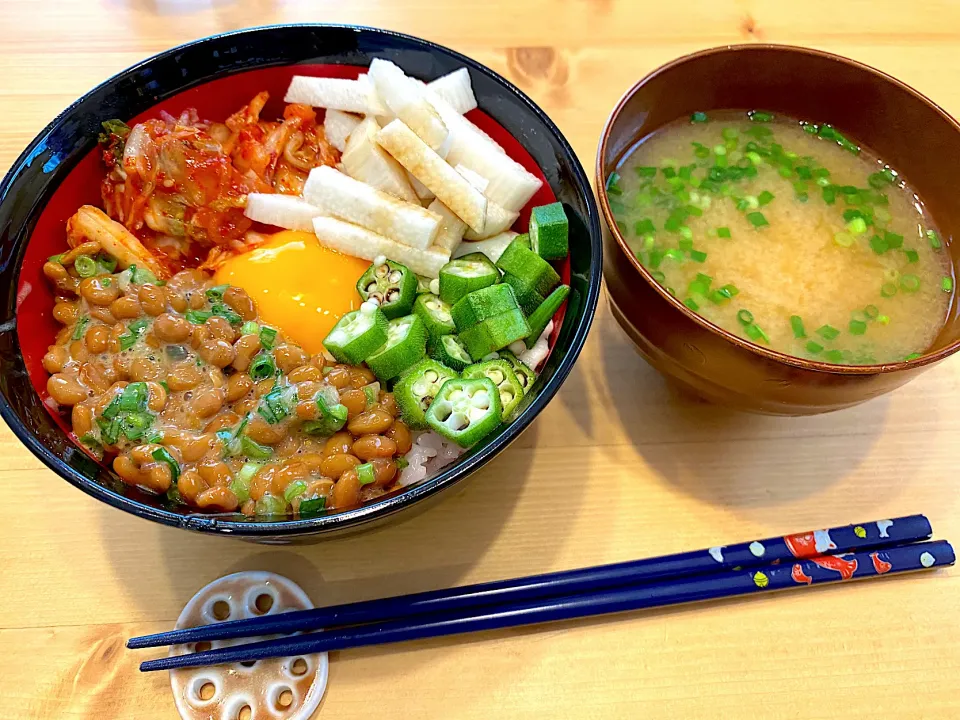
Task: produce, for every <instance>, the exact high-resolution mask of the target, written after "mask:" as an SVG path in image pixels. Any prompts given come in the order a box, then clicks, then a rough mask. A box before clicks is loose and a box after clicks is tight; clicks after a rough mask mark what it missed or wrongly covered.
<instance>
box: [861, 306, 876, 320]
mask: <svg viewBox="0 0 960 720" xmlns="http://www.w3.org/2000/svg"><path fill="white" fill-rule="evenodd" d="M863 314H864V315H866V316H867V317H868V318H870V319H871V320H876V319H877V318H878V317H880V309H879V308H878V307H877V306H876V305H867V306H866V307H865V308H864V309H863Z"/></svg>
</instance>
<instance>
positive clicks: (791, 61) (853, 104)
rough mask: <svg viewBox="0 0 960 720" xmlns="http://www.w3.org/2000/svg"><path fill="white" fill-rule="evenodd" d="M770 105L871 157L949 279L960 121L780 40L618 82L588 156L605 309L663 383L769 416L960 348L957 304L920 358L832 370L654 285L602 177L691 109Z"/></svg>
mask: <svg viewBox="0 0 960 720" xmlns="http://www.w3.org/2000/svg"><path fill="white" fill-rule="evenodd" d="M727 108H736V109H745V110H749V109H762V110H767V111H772V112H774V113H777V112H780V113H784V114H787V115H791V116H793V117H797V118H801V119H806V120H809V121H811V122H818V123H831V124H833V125H834V126H835V127H836V128H837V129H838V130H839V131H840V132H842V133H844V134H845V135H846V136H847V137H848V138H850V139H851V140H853V141H854V142H857V143H859V144H862V145H865V146H866V147H868V148H870V149H871V150H873V151H875V152H876V153H877V154H878V155H879V156H880V157H881V158H883V160H884V161H885V162H887V163H889V164H890V165H891V166H892V167H894V168H896V170H897V171H898V172H899V173H900V174H901V175H902V176H903V178H904V179H905V180H906V181H907V183H909V184H910V185H912V187H913V188H915V189H916V191H917V192H918V194H919V196H920V197H921V198H922V199H923V200H924V202H925V203H926V208H927V210H928V211H929V212H930V214H931V216H932V218H933V219H934V221H935V223H936V224H937V225H938V227H939V229H940V230H941V234H942V236H943V240H944V242H945V244H946V248H947V251H948V252H949V253H950V257H951V260H952V263H953V270H954V273H955V274H956V273H957V265H958V253H960V249H958V247H956V246H955V245H954V243H953V236H954V235H955V234H960V203H958V202H957V192H956V173H955V171H954V167H953V164H952V163H951V162H950V161H949V159H950V158H958V157H960V125H958V124H957V122H956V121H955V120H954V119H953V118H952V117H950V116H949V115H948V114H947V113H946V112H944V111H943V110H942V109H941V108H939V107H938V106H937V105H936V104H934V103H933V102H931V101H930V100H929V99H927V98H926V97H924V96H923V95H921V94H920V93H918V92H917V91H916V90H914V89H913V88H910V87H908V86H907V85H904V84H903V83H902V82H900V81H899V80H896V79H894V78H892V77H890V76H889V75H885V74H884V73H882V72H880V71H878V70H875V69H873V68H871V67H868V66H866V65H863V64H861V63H858V62H854V61H853V60H849V59H847V58H843V57H839V56H837V55H831V54H829V53H825V52H820V51H817V50H809V49H806V48H797V47H787V46H781V45H735V46H727V47H721V48H714V49H712V50H704V51H702V52H698V53H694V54H693V55H687V56H686V57H682V58H679V59H678V60H674V61H673V62H671V63H668V64H667V65H664V66H662V67H660V68H658V69H656V70H654V71H653V72H652V73H650V74H649V75H647V76H646V77H645V78H643V79H642V80H641V81H640V82H638V83H637V84H636V85H634V86H633V88H631V89H630V90H629V91H628V92H627V93H626V95H624V96H623V98H622V99H621V100H620V102H619V104H618V105H617V106H616V108H614V110H613V113H611V115H610V118H609V119H608V121H607V125H606V127H605V128H604V131H603V136H602V137H601V139H600V148H599V152H598V155H597V168H596V185H597V190H598V195H599V196H600V209H601V212H602V214H603V217H604V220H605V222H606V226H607V228H606V232H605V233H604V246H605V249H604V262H603V274H604V277H605V279H606V285H607V293H608V297H609V300H610V307H611V310H612V312H613V314H614V317H616V319H617V322H619V323H620V326H621V327H622V328H623V329H624V331H626V333H627V335H629V337H630V339H631V340H633V342H634V343H635V344H636V346H637V349H638V351H639V352H640V354H641V355H642V356H643V357H644V358H645V359H646V360H647V361H648V362H650V364H651V365H653V366H654V367H655V368H656V369H657V370H659V371H660V372H661V373H663V374H664V375H666V376H667V377H668V378H670V379H672V380H674V381H675V382H676V383H677V384H679V385H681V386H684V387H686V388H687V389H689V390H692V391H693V392H695V393H696V394H698V395H700V396H702V397H704V398H706V399H708V400H711V401H713V402H716V403H719V404H722V405H727V406H730V407H734V408H738V409H742V410H749V411H754V412H761V413H770V414H776V415H810V414H815V413H822V412H828V411H830V410H838V409H840V408H845V407H849V406H851V405H856V404H857V403H861V402H863V401H865V400H869V399H870V398H874V397H877V396H878V395H882V394H884V393H886V392H889V391H891V390H893V389H895V388H897V387H900V386H901V385H903V384H904V383H906V382H907V381H909V380H910V379H911V378H913V377H916V376H917V375H918V374H920V373H921V372H923V371H924V370H927V369H928V368H930V367H933V366H934V365H935V364H937V363H939V362H942V361H943V360H944V359H946V358H947V357H949V356H950V355H952V354H953V353H955V352H956V351H957V350H958V349H960V318H958V313H957V307H956V305H957V303H956V302H953V303H952V304H951V307H950V312H949V315H948V319H947V321H946V323H945V325H944V327H943V329H942V331H941V332H940V334H939V335H938V337H937V338H936V340H935V341H934V343H933V345H932V347H930V348H929V349H928V350H927V351H926V352H925V353H924V354H923V355H922V356H921V357H919V358H917V359H914V360H910V361H906V362H898V363H889V364H884V365H861V366H846V365H832V364H828V363H822V362H815V361H812V360H806V359H801V358H796V357H792V356H789V355H785V354H783V353H779V352H774V351H772V350H769V349H767V348H765V347H762V346H760V345H756V344H754V343H751V342H749V341H748V340H745V339H743V338H740V337H737V336H736V335H733V334H732V333H729V332H727V331H726V330H723V329H721V328H719V327H718V326H716V325H714V324H713V323H711V322H709V321H707V320H705V319H704V318H702V317H700V316H699V315H697V314H696V313H694V312H693V311H692V310H689V309H688V308H687V307H686V306H684V305H683V304H682V303H681V302H680V301H679V300H678V299H677V298H675V297H673V296H672V295H671V294H670V293H668V292H667V291H666V290H665V289H664V288H662V287H661V286H660V285H658V284H657V282H656V281H655V280H654V279H653V278H652V277H651V275H650V273H649V272H648V271H647V270H646V269H645V268H644V267H643V266H642V265H641V264H640V262H639V260H638V259H637V258H636V256H635V255H634V253H633V252H632V251H631V250H630V248H629V246H628V245H627V243H626V240H625V238H624V237H623V235H622V234H621V232H620V230H619V229H618V228H617V225H616V223H615V222H614V219H613V213H612V212H611V209H610V203H609V200H608V198H607V196H606V193H605V191H604V188H605V184H606V179H607V177H609V175H610V173H611V172H612V171H613V170H614V169H615V168H616V167H617V165H618V163H619V162H620V161H621V159H622V158H623V156H624V154H625V153H626V152H627V151H628V150H629V149H630V148H631V146H633V145H634V144H635V143H636V142H637V141H638V140H639V139H641V138H643V137H645V136H647V135H649V134H650V133H652V132H653V131H655V130H657V129H658V128H660V127H662V126H663V125H666V124H668V123H670V122H672V121H674V120H677V119H678V118H682V117H689V116H690V115H691V114H692V113H693V112H696V111H705V112H707V113H708V114H709V112H710V111H711V110H720V109H727Z"/></svg>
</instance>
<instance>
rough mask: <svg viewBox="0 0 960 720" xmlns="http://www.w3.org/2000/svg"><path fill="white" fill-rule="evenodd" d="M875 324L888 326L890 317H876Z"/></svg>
mask: <svg viewBox="0 0 960 720" xmlns="http://www.w3.org/2000/svg"><path fill="white" fill-rule="evenodd" d="M877 322H878V323H880V324H881V325H889V324H890V317H889V316H888V315H877Z"/></svg>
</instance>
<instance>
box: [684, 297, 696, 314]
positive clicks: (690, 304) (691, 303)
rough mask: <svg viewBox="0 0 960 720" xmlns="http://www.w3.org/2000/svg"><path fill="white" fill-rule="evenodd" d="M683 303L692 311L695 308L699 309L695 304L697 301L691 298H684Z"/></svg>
mask: <svg viewBox="0 0 960 720" xmlns="http://www.w3.org/2000/svg"><path fill="white" fill-rule="evenodd" d="M683 304H684V305H686V306H687V307H688V308H690V309H691V310H693V311H694V312H697V310H699V309H700V306H699V305H698V304H697V301H696V300H694V299H693V298H687V299H686V300H684V301H683Z"/></svg>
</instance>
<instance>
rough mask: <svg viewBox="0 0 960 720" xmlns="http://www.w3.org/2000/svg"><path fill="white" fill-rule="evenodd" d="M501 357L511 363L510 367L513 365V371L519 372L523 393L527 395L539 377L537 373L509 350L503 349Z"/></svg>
mask: <svg viewBox="0 0 960 720" xmlns="http://www.w3.org/2000/svg"><path fill="white" fill-rule="evenodd" d="M500 357H502V358H503V359H504V360H506V361H507V362H508V363H510V367H512V368H513V371H514V372H515V373H516V374H517V380H519V381H520V385H522V386H523V394H524V395H526V394H527V393H528V392H530V389H531V388H532V387H533V383H534V382H535V381H536V379H537V374H536V373H535V372H534V371H533V370H531V369H530V368H529V367H528V366H527V365H526V364H524V363H523V361H522V360H520V358H518V357H517V356H516V355H514V354H513V353H512V352H510V351H509V350H501V351H500Z"/></svg>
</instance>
